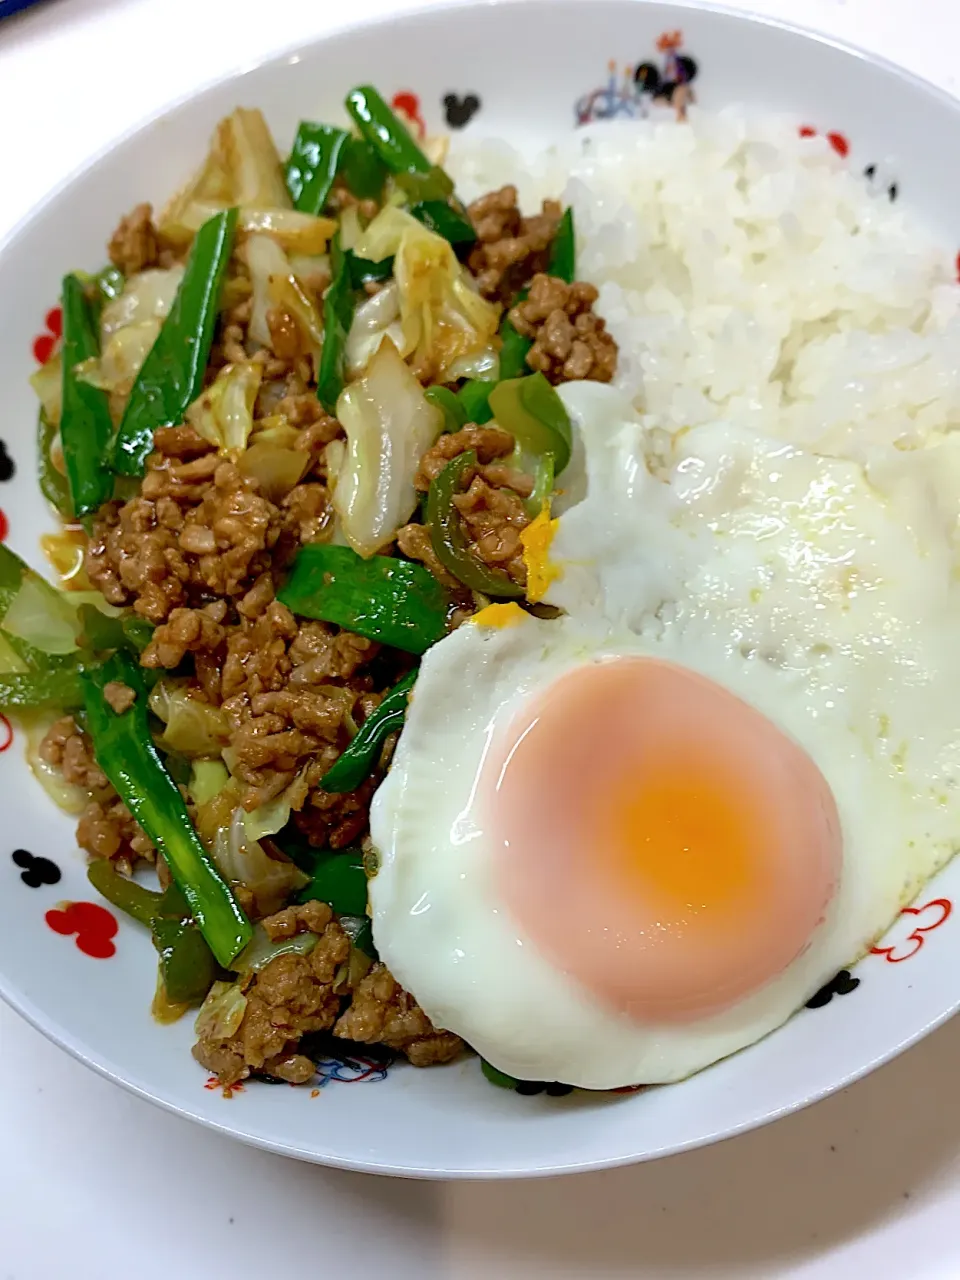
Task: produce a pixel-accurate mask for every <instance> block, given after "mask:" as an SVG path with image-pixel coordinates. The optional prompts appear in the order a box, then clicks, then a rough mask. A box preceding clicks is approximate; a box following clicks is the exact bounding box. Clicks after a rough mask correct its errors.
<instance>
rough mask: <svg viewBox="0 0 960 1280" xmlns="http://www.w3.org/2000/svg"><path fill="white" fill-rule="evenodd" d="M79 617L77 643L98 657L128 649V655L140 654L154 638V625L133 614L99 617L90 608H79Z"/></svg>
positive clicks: (85, 606) (98, 611) (93, 609)
mask: <svg viewBox="0 0 960 1280" xmlns="http://www.w3.org/2000/svg"><path fill="white" fill-rule="evenodd" d="M78 617H79V619H80V642H81V643H82V644H83V645H84V647H86V648H88V649H94V650H96V651H97V652H98V653H104V652H107V651H109V650H111V649H129V650H130V652H131V653H143V651H144V649H145V648H146V647H147V645H148V644H149V643H150V641H151V639H152V638H153V623H152V622H148V621H147V619H146V618H140V617H137V615H136V614H127V615H126V616H123V617H112V616H110V615H108V614H105V613H101V612H100V610H99V609H97V608H96V607H95V606H94V605H92V604H82V605H81V606H80V608H79V610H78Z"/></svg>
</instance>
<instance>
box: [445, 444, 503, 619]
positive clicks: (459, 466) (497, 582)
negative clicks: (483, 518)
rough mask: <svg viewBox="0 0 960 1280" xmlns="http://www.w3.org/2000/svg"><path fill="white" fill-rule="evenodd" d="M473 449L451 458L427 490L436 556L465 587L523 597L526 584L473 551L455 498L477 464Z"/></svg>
mask: <svg viewBox="0 0 960 1280" xmlns="http://www.w3.org/2000/svg"><path fill="white" fill-rule="evenodd" d="M476 463H477V455H476V454H475V453H474V452H473V450H468V451H467V452H466V453H461V454H458V456H457V457H456V458H451V459H450V461H449V462H448V463H447V465H446V466H445V467H444V468H443V470H442V471H441V472H440V474H439V475H438V476H437V477H436V478H435V479H434V480H432V481H431V482H430V488H429V490H428V492H427V524H428V525H429V526H430V541H431V542H432V543H433V549H434V551H435V552H436V554H437V559H438V560H439V561H440V563H441V564H442V565H443V567H444V568H445V569H446V570H448V571H449V572H450V573H452V574H453V576H454V577H455V578H457V579H459V581H460V582H462V583H463V585H464V586H465V587H470V588H471V590H473V591H481V592H482V593H483V594H484V595H487V596H499V597H507V598H513V599H521V598H522V597H523V594H524V590H523V587H521V586H520V584H519V583H517V582H514V581H513V579H512V578H510V577H508V576H507V575H506V574H505V573H502V572H501V571H500V570H499V569H491V568H490V567H489V566H487V565H485V564H483V562H482V561H480V560H478V559H477V557H476V556H475V555H474V554H473V552H472V551H471V550H470V543H469V542H468V540H467V536H466V534H465V533H464V530H463V524H462V522H461V519H460V512H459V511H458V510H457V507H456V504H455V503H454V498H455V497H456V496H457V494H458V493H459V492H460V488H461V481H462V478H463V475H464V472H466V471H468V470H469V469H470V468H471V467H474V466H476Z"/></svg>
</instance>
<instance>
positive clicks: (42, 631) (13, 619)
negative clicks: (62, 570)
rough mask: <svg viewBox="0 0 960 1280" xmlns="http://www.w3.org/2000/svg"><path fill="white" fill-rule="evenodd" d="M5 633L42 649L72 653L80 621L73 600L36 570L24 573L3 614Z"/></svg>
mask: <svg viewBox="0 0 960 1280" xmlns="http://www.w3.org/2000/svg"><path fill="white" fill-rule="evenodd" d="M3 629H4V631H6V632H7V634H8V635H11V636H15V637H16V638H17V639H18V640H24V641H26V643H27V644H29V645H32V646H33V648H34V649H41V650H42V651H43V652H44V653H57V654H64V653H73V651H74V650H75V649H76V647H77V634H78V632H79V629H80V623H79V621H78V619H77V611H76V609H75V608H74V606H73V603H72V602H71V601H70V600H69V599H68V598H67V597H66V596H65V595H63V593H62V592H60V591H57V590H56V589H55V588H54V587H52V586H51V585H50V583H49V582H47V581H46V580H45V579H43V578H41V577H40V575H39V574H35V573H24V575H23V580H22V582H21V584H20V590H19V591H18V592H17V594H16V595H15V596H14V597H13V600H12V601H11V602H10V608H9V609H8V610H7V612H6V613H5V614H4V617H3Z"/></svg>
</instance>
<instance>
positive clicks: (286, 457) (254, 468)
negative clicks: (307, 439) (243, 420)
mask: <svg viewBox="0 0 960 1280" xmlns="http://www.w3.org/2000/svg"><path fill="white" fill-rule="evenodd" d="M239 466H240V470H241V471H242V472H243V474H244V475H245V476H250V478H251V479H253V480H256V481H257V483H258V484H259V485H260V492H261V493H262V494H263V496H264V497H265V498H269V499H270V501H271V502H280V501H282V499H284V498H285V497H286V496H287V494H288V493H289V492H290V490H291V489H292V488H293V487H294V485H297V484H299V483H300V481H301V480H302V479H303V476H304V474H305V472H306V470H307V468H308V467H309V466H310V455H309V453H307V451H306V450H305V449H293V448H290V446H289V445H282V444H274V443H273V442H272V441H269V440H261V439H260V438H259V436H254V437H253V443H252V444H251V445H250V446H249V447H248V449H247V451H246V453H245V454H244V455H243V456H242V457H241V459H240V463H239Z"/></svg>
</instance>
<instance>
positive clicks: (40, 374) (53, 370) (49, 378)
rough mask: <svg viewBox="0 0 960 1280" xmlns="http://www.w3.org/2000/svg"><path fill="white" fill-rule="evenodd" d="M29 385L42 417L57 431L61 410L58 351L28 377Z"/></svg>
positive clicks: (61, 389)
mask: <svg viewBox="0 0 960 1280" xmlns="http://www.w3.org/2000/svg"><path fill="white" fill-rule="evenodd" d="M30 385H31V387H33V389H34V391H35V392H36V394H37V399H38V400H39V401H40V408H41V411H42V413H43V415H44V416H45V417H46V419H47V420H48V422H49V423H50V426H51V427H52V428H53V429H54V431H58V430H59V428H60V414H61V412H62V409H63V360H62V357H61V354H60V352H59V351H58V352H57V353H56V354H55V355H52V356H51V357H50V359H49V360H48V361H47V362H46V364H43V365H41V366H40V368H39V369H38V370H37V371H36V373H32V374H31V375H30Z"/></svg>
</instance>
